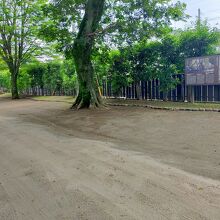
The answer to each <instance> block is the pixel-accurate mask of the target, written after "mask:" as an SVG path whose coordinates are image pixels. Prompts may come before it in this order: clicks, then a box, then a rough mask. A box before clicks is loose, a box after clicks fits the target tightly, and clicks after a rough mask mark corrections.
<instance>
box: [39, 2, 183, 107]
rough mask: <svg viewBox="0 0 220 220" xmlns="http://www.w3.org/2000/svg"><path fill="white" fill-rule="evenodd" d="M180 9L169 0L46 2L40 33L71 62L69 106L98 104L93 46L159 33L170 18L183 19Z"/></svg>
mask: <svg viewBox="0 0 220 220" xmlns="http://www.w3.org/2000/svg"><path fill="white" fill-rule="evenodd" d="M184 8H185V4H181V3H180V2H178V3H176V4H172V3H171V0H142V1H140V0H134V1H127V0H61V1H60V0H59V1H58V0H53V1H52V2H51V3H50V4H47V5H46V6H45V9H44V11H45V12H46V14H47V15H48V16H49V17H50V19H49V21H47V22H46V23H45V24H44V25H43V28H42V35H44V36H45V37H46V39H47V40H55V39H56V40H58V45H59V46H61V47H62V48H63V49H65V51H66V52H67V53H66V54H68V55H69V56H71V57H73V59H74V61H75V65H76V71H77V76H78V81H79V93H78V96H77V98H76V101H75V103H74V104H73V107H76V108H78V109H79V108H83V107H86V108H87V107H89V106H91V105H93V106H99V105H100V103H101V98H100V96H99V94H98V92H97V86H96V84H95V83H94V69H93V65H92V53H93V49H94V47H99V45H101V44H103V43H106V44H108V45H115V46H116V45H119V44H125V45H126V44H132V43H133V42H137V41H140V40H142V39H143V38H146V39H149V38H151V37H152V36H160V35H161V34H163V33H164V32H166V31H167V27H168V26H169V24H170V22H171V20H179V19H180V18H183V10H184ZM81 17H83V18H82V19H81Z"/></svg>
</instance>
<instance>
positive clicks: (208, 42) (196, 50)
mask: <svg viewBox="0 0 220 220" xmlns="http://www.w3.org/2000/svg"><path fill="white" fill-rule="evenodd" d="M177 34H178V35H179V45H180V50H181V51H182V57H184V58H188V57H199V56H205V55H212V54H215V53H216V52H217V49H216V48H217V45H218V44H219V42H220V33H219V31H218V30H217V29H216V28H212V27H210V26H209V25H208V24H207V22H206V21H204V22H200V23H199V24H198V23H196V24H195V25H194V26H193V27H189V28H187V29H186V30H183V31H180V33H177Z"/></svg>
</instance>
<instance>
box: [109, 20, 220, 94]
mask: <svg viewBox="0 0 220 220" xmlns="http://www.w3.org/2000/svg"><path fill="white" fill-rule="evenodd" d="M219 40H220V35H219V32H218V31H216V30H215V29H212V28H210V27H209V26H208V25H207V24H206V23H204V24H202V23H201V24H200V26H199V27H198V25H196V26H194V27H191V28H188V29H187V30H185V31H179V32H175V33H169V34H166V35H164V36H163V37H162V38H161V39H159V40H155V41H150V42H148V43H145V42H140V43H138V44H135V45H133V46H128V47H124V48H122V49H120V50H119V51H118V54H117V55H116V56H114V58H113V60H112V65H111V68H110V74H111V82H112V84H113V88H115V89H116V91H120V89H121V88H122V87H123V86H126V85H127V84H128V81H129V82H131V81H133V82H135V83H137V82H139V81H140V80H149V79H159V80H160V90H161V91H163V92H164V93H167V92H168V91H169V90H171V89H174V88H175V87H176V86H177V84H178V83H180V81H179V79H178V78H177V77H174V76H175V75H177V74H180V73H184V64H185V58H187V57H193V56H205V55H210V54H215V53H216V46H217V43H218V42H219ZM131 79H132V80H131Z"/></svg>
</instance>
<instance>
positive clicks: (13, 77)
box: [11, 70, 19, 99]
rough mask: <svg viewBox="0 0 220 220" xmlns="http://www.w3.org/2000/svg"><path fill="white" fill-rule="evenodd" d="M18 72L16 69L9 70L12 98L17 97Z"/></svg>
mask: <svg viewBox="0 0 220 220" xmlns="http://www.w3.org/2000/svg"><path fill="white" fill-rule="evenodd" d="M17 81H18V73H17V71H16V70H12V71H11V93H12V99H19V95H18V82H17Z"/></svg>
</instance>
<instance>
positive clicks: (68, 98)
mask: <svg viewBox="0 0 220 220" xmlns="http://www.w3.org/2000/svg"><path fill="white" fill-rule="evenodd" d="M32 99H33V100H37V101H50V102H67V103H73V100H74V98H73V97H71V96H38V97H32ZM105 102H106V103H107V104H110V105H111V104H122V105H124V104H125V105H138V106H151V107H159V108H174V109H175V108H177V109H192V108H193V109H220V103H198V102H197V103H186V102H163V101H147V100H122V99H106V100H105Z"/></svg>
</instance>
